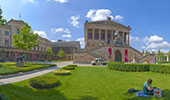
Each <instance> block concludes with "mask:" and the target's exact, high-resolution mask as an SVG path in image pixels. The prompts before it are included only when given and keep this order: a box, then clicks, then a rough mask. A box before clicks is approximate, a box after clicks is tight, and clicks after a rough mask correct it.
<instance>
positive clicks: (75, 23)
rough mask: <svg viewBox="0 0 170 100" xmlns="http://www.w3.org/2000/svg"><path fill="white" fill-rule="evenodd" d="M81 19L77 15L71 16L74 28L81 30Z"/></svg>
mask: <svg viewBox="0 0 170 100" xmlns="http://www.w3.org/2000/svg"><path fill="white" fill-rule="evenodd" d="M79 19H80V16H79V15H77V16H71V17H70V23H71V24H72V25H73V26H74V27H77V28H79V21H78V20H79Z"/></svg>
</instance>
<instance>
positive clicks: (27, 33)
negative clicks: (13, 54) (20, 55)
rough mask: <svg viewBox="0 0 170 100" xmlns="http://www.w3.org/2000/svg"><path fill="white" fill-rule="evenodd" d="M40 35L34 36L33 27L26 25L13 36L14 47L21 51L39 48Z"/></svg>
mask: <svg viewBox="0 0 170 100" xmlns="http://www.w3.org/2000/svg"><path fill="white" fill-rule="evenodd" d="M37 39H38V34H37V33H36V34H34V32H33V30H32V29H31V26H29V25H28V23H25V25H24V26H22V27H21V29H19V33H18V34H14V35H13V43H14V44H13V45H12V46H13V47H16V49H21V50H30V49H31V48H33V47H36V46H38V40H37Z"/></svg>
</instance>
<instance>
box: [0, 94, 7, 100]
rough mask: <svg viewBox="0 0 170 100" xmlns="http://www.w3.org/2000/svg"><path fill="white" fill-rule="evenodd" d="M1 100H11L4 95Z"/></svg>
mask: <svg viewBox="0 0 170 100" xmlns="http://www.w3.org/2000/svg"><path fill="white" fill-rule="evenodd" d="M0 100H9V98H8V97H6V96H5V95H4V94H0Z"/></svg>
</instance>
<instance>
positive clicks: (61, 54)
mask: <svg viewBox="0 0 170 100" xmlns="http://www.w3.org/2000/svg"><path fill="white" fill-rule="evenodd" d="M57 56H59V58H64V56H65V53H64V51H63V50H62V49H60V51H59V53H58V55H57Z"/></svg>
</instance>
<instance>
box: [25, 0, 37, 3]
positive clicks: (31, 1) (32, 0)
mask: <svg viewBox="0 0 170 100" xmlns="http://www.w3.org/2000/svg"><path fill="white" fill-rule="evenodd" d="M26 2H30V3H34V2H35V0H22V3H26Z"/></svg>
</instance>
